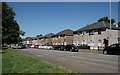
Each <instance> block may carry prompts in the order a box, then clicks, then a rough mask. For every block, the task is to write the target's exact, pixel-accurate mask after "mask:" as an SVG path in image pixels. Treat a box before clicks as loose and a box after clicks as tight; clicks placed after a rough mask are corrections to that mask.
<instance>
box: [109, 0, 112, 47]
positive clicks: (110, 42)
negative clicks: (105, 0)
mask: <svg viewBox="0 0 120 75" xmlns="http://www.w3.org/2000/svg"><path fill="white" fill-rule="evenodd" d="M109 5H110V31H109V45H111V44H112V38H111V33H112V32H111V14H112V12H111V0H110V2H109Z"/></svg>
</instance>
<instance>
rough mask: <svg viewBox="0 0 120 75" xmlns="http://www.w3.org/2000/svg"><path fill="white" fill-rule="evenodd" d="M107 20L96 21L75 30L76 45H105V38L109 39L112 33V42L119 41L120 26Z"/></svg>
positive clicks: (92, 47) (92, 46) (91, 46)
mask: <svg viewBox="0 0 120 75" xmlns="http://www.w3.org/2000/svg"><path fill="white" fill-rule="evenodd" d="M111 29H112V30H111V31H110V23H107V22H96V23H93V24H90V25H87V26H85V27H83V28H80V29H78V30H76V31H74V35H73V43H74V44H75V45H88V46H90V48H91V49H98V47H99V48H102V47H104V44H103V39H104V38H106V39H109V34H110V33H111V39H112V40H111V43H112V44H114V43H118V32H120V31H119V28H118V27H116V26H115V25H111Z"/></svg>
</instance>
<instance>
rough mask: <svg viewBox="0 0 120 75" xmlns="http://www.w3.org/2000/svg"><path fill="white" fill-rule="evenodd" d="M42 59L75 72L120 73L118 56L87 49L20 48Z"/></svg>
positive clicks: (21, 50)
mask: <svg viewBox="0 0 120 75" xmlns="http://www.w3.org/2000/svg"><path fill="white" fill-rule="evenodd" d="M18 51H20V52H23V53H26V54H29V55H31V56H34V57H36V58H39V59H40V60H44V61H47V62H49V63H53V64H57V65H61V66H64V67H67V68H70V69H71V70H73V72H74V73H118V56H117V55H103V54H101V53H92V52H87V51H82V50H81V51H79V52H69V51H57V50H42V49H19V50H18Z"/></svg>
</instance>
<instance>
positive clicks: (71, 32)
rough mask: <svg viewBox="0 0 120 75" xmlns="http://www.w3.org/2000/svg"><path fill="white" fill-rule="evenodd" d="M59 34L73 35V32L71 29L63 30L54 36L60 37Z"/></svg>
mask: <svg viewBox="0 0 120 75" xmlns="http://www.w3.org/2000/svg"><path fill="white" fill-rule="evenodd" d="M61 34H65V35H73V30H71V29H66V30H63V31H60V32H58V33H56V34H55V35H61Z"/></svg>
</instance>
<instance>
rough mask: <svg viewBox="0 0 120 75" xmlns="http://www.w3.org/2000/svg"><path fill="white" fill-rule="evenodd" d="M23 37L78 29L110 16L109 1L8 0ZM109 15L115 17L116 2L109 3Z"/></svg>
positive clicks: (116, 17) (116, 13)
mask: <svg viewBox="0 0 120 75" xmlns="http://www.w3.org/2000/svg"><path fill="white" fill-rule="evenodd" d="M8 5H9V6H10V7H12V8H13V10H14V11H15V12H16V19H17V21H18V24H19V26H20V28H21V30H23V31H25V32H26V34H25V36H24V37H23V38H25V37H29V36H31V37H34V36H36V35H38V34H43V35H45V34H47V33H57V32H59V31H62V30H64V29H72V30H77V29H79V28H81V27H83V26H85V25H87V24H91V23H94V22H96V21H97V20H98V19H99V18H101V17H104V16H109V3H108V2H8ZM112 18H114V19H115V20H116V21H117V20H118V5H117V3H112Z"/></svg>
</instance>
